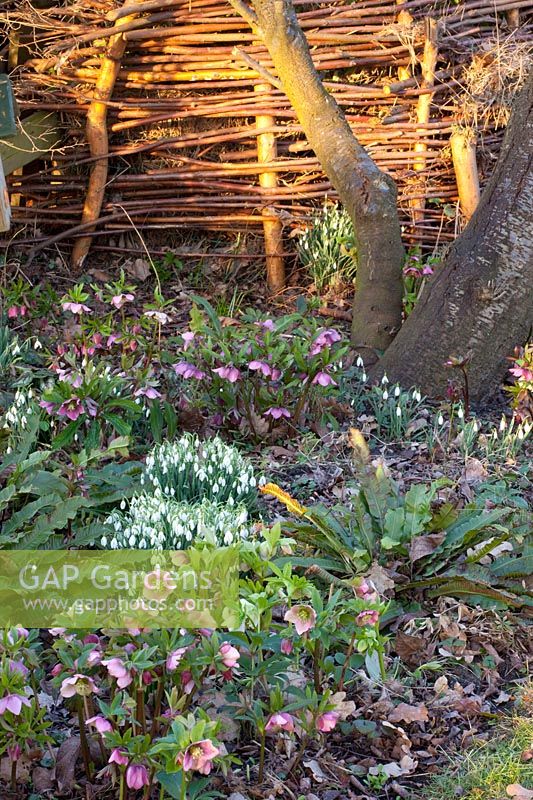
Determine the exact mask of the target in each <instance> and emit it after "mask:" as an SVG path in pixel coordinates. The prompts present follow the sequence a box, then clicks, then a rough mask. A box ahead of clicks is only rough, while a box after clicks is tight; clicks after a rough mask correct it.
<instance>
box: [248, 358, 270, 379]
mask: <svg viewBox="0 0 533 800" xmlns="http://www.w3.org/2000/svg"><path fill="white" fill-rule="evenodd" d="M248 369H251V370H252V371H254V372H255V371H256V370H258V371H259V372H260V373H261V375H264V376H265V378H268V376H269V375H271V374H272V370H271V369H270V365H269V364H267V363H266V361H250V363H249V364H248Z"/></svg>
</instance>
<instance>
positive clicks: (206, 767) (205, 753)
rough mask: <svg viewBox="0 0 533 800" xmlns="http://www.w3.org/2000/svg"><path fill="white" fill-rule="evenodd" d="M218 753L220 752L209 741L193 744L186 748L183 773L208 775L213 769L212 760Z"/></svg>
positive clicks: (204, 740)
mask: <svg viewBox="0 0 533 800" xmlns="http://www.w3.org/2000/svg"><path fill="white" fill-rule="evenodd" d="M219 753H220V750H219V749H218V747H215V745H214V744H213V742H212V741H211V740H210V739H202V740H201V741H200V742H193V744H190V745H189V746H188V748H187V749H186V751H185V754H184V756H183V769H184V770H185V772H189V771H192V770H195V771H196V772H199V773H200V774H201V775H209V773H210V772H211V769H212V767H213V759H214V758H215V756H218V754H219Z"/></svg>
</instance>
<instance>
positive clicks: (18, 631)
mask: <svg viewBox="0 0 533 800" xmlns="http://www.w3.org/2000/svg"><path fill="white" fill-rule="evenodd" d="M29 635H30V632H29V630H28V629H27V628H23V627H22V625H16V626H15V627H14V628H11V630H10V631H8V634H7V641H8V642H9V644H15V642H18V641H19V639H27V638H28V636H29Z"/></svg>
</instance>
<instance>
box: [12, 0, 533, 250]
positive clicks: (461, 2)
mask: <svg viewBox="0 0 533 800" xmlns="http://www.w3.org/2000/svg"><path fill="white" fill-rule="evenodd" d="M35 2H36V4H35V5H30V4H29V3H28V2H27V0H25V1H24V2H22V3H17V4H15V3H3V4H2V16H3V19H4V24H5V26H6V30H7V31H8V33H9V48H8V47H7V46H6V47H4V51H3V55H4V57H5V59H6V66H7V67H8V69H9V71H10V73H11V77H12V80H13V83H14V88H15V93H16V96H17V100H18V104H19V109H20V112H21V115H22V124H23V125H24V119H25V118H27V117H28V115H30V114H31V113H35V112H47V113H49V114H50V125H51V126H52V127H54V128H55V130H56V133H57V141H56V144H55V147H54V148H53V149H52V150H51V151H50V152H49V153H48V154H43V160H42V161H39V162H34V163H33V165H29V166H28V167H26V168H25V169H24V170H18V171H16V172H15V173H14V174H12V175H11V176H10V178H9V184H10V191H11V193H12V197H13V204H14V207H13V220H14V232H13V230H12V231H11V235H10V236H11V237H13V236H14V241H16V243H17V244H18V245H19V246H21V247H27V248H29V249H31V250H32V251H33V252H35V250H36V249H42V248H43V247H45V246H48V245H51V244H53V243H55V244H56V245H57V243H59V242H61V247H63V246H64V245H68V246H69V247H70V246H72V245H73V243H74V242H75V241H76V239H78V241H79V240H80V239H82V238H87V235H88V237H89V243H92V246H93V248H98V247H100V248H101V247H104V248H106V249H107V248H113V247H114V248H116V249H120V237H119V236H118V234H119V233H127V232H131V231H132V229H133V227H135V228H137V229H138V230H139V231H140V232H141V233H143V232H149V231H151V230H157V229H162V230H167V229H169V228H170V229H176V228H178V229H182V230H191V229H203V230H213V231H230V232H235V231H249V230H255V231H257V232H259V233H261V232H262V231H263V230H264V232H265V234H266V249H267V251H268V253H267V254H268V255H269V256H270V258H275V257H277V256H279V255H280V248H283V247H285V248H287V247H288V241H289V239H288V234H290V232H291V229H293V228H294V227H295V226H298V225H301V224H302V222H303V221H305V220H306V219H308V218H309V212H310V208H311V207H312V206H316V205H320V204H321V203H322V202H323V201H324V198H325V197H326V196H327V197H328V198H334V197H335V193H334V191H332V188H331V186H330V184H329V182H328V180H327V178H326V177H325V176H324V174H323V172H322V171H321V168H320V164H319V163H318V161H317V159H316V158H315V156H314V154H313V152H312V151H311V150H310V149H309V146H308V144H307V142H306V140H305V136H304V135H303V133H302V130H301V128H300V126H299V124H298V121H297V119H296V118H295V115H294V112H293V111H292V109H291V107H290V105H289V103H288V101H287V99H286V97H285V95H284V93H283V91H282V90H281V89H280V88H278V87H276V86H275V85H273V83H272V82H271V81H270V79H269V77H268V76H269V74H270V73H272V64H271V62H270V59H269V56H268V53H267V52H266V50H265V48H264V47H263V46H262V45H261V43H260V42H258V41H256V40H255V39H254V35H253V33H252V31H251V30H250V29H249V28H248V26H247V24H246V23H245V22H244V21H243V20H242V19H241V18H240V17H238V16H237V15H236V13H235V12H234V11H233V10H232V9H231V7H230V6H229V3H227V2H225V0H154V1H153V2H141V3H135V4H131V5H127V4H126V5H125V6H119V5H117V4H115V3H114V2H113V0H74V2H71V3H68V2H67V3H65V4H59V5H56V6H52V7H48V8H39V7H38V4H37V0H35ZM295 3H296V7H297V9H298V13H299V18H300V22H301V25H302V27H303V29H304V31H305V33H306V36H307V39H308V42H309V45H310V48H311V51H312V55H313V59H314V62H315V65H316V67H317V69H318V70H319V71H320V73H321V75H322V76H323V80H324V83H325V86H326V87H327V89H328V91H330V92H331V93H332V94H333V95H334V96H335V97H336V99H337V101H338V102H339V103H340V105H341V106H342V108H343V110H344V111H345V113H346V115H347V118H348V120H349V122H350V125H351V126H352V128H353V131H354V133H355V134H356V136H357V137H358V138H359V140H360V141H361V142H362V143H363V144H364V146H365V147H366V148H367V149H368V152H369V153H370V154H371V155H372V157H373V158H374V159H375V160H376V162H377V163H378V164H379V166H380V167H382V168H383V169H385V170H387V171H388V172H390V174H391V175H392V176H393V177H394V179H395V180H396V182H397V185H398V190H399V192H398V203H399V209H400V214H401V219H402V223H403V226H404V235H405V240H406V244H408V245H410V246H413V245H420V246H421V247H422V248H423V250H425V251H431V250H432V249H433V248H435V247H436V246H440V245H445V244H446V243H447V242H449V241H450V240H452V239H453V237H454V236H455V235H456V233H457V230H458V228H460V226H461V225H462V224H463V223H464V220H465V219H466V218H468V217H469V215H470V214H471V213H472V210H473V208H474V207H475V203H476V200H477V193H478V191H479V190H478V185H477V180H478V176H479V179H480V181H481V184H483V182H484V180H485V179H486V177H487V175H488V174H489V173H490V170H491V168H492V166H493V164H494V162H495V159H496V157H497V153H498V149H499V145H500V142H501V137H502V133H503V128H504V125H505V122H506V118H507V114H508V107H509V98H510V96H511V94H512V90H513V87H514V86H515V85H516V84H517V83H518V82H519V80H520V77H521V74H522V73H523V72H524V71H525V70H526V69H527V68H528V66H529V65H530V57H531V43H532V41H533V20H532V16H531V12H532V11H533V0H458V2H457V3H454V2H428V1H427V0H406V2H397V3H395V2H390V0H389V1H387V0H357V2H343V0H337V2H335V0H334V1H333V2H332V0H306V1H305V2H302V0H295ZM41 5H42V4H41ZM106 54H107V55H106ZM258 65H260V67H258ZM95 95H96V96H99V97H100V98H103V101H102V102H100V103H95V102H92V101H94V97H95ZM88 112H90V113H89V121H90V125H89V126H87V116H88ZM91 126H92V127H91ZM102 131H103V133H104V135H103V136H102ZM106 132H107V137H106V136H105V133H106ZM452 153H453V158H452ZM454 161H455V170H454ZM102 169H103V172H102ZM106 169H107V171H106ZM98 170H100V179H101V178H102V175H103V176H104V177H105V193H104V196H103V203H102V206H101V209H99V210H98V220H97V222H96V224H94V225H91V224H88V223H87V219H90V213H89V216H87V208H86V215H85V216H84V203H86V202H87V201H86V198H87V193H88V188H89V180H90V179H91V180H93V181H94V180H95V179H97V178H98ZM456 174H457V175H458V176H459V189H460V190H461V207H460V206H459V202H458V181H457V178H456ZM91 175H92V178H91ZM93 188H94V187H93ZM89 199H90V198H89ZM89 212H90V209H89ZM84 220H85V222H84ZM147 235H148V233H147ZM159 239H160V241H163V240H164V236H163V235H162V234H161V236H160V237H159ZM6 241H7V238H5V239H4V243H5V242H6ZM117 243H118V244H117ZM65 250H66V248H65Z"/></svg>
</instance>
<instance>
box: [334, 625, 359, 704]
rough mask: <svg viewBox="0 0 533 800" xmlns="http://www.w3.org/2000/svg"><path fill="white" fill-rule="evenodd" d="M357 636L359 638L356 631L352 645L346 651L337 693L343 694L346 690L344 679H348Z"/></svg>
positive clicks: (351, 640)
mask: <svg viewBox="0 0 533 800" xmlns="http://www.w3.org/2000/svg"><path fill="white" fill-rule="evenodd" d="M356 636H357V631H354V632H353V634H352V638H351V639H350V644H349V645H348V650H347V651H346V658H345V660H344V664H343V665H342V669H341V675H340V678H339V685H338V687H337V691H339V692H342V690H343V689H344V679H345V678H346V670H347V669H348V663H349V661H350V658H351V657H352V653H353V649H354V646H355V639H356Z"/></svg>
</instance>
